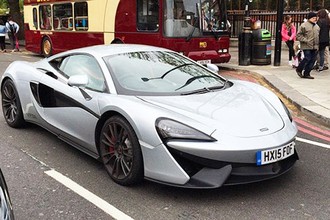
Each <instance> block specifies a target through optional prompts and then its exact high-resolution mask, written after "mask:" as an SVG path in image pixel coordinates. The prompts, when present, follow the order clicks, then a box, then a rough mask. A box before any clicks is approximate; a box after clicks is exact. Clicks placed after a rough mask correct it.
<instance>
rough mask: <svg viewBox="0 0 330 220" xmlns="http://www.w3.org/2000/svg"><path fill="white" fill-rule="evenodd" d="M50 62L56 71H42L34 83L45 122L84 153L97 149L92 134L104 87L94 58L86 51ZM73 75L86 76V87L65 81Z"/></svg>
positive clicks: (100, 71) (94, 151)
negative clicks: (42, 73)
mask: <svg viewBox="0 0 330 220" xmlns="http://www.w3.org/2000/svg"><path fill="white" fill-rule="evenodd" d="M50 64H52V65H53V66H54V64H55V69H58V74H59V75H58V76H56V74H55V75H52V74H45V75H44V76H43V77H42V79H41V81H40V84H39V86H38V94H39V102H40V103H41V106H42V111H41V113H40V115H41V116H42V118H43V119H44V121H45V122H46V125H45V126H46V127H48V128H49V129H50V130H52V131H54V132H55V133H56V134H58V135H59V136H60V138H62V139H65V140H66V141H67V142H69V143H71V144H73V145H74V146H76V147H79V148H80V147H83V148H84V149H83V150H85V151H88V152H87V153H92V154H93V153H97V150H96V148H95V136H94V134H95V128H96V124H97V121H98V119H99V117H100V111H99V107H98V106H99V105H98V100H99V98H100V97H101V96H102V95H104V93H105V91H106V86H105V80H104V76H103V72H102V70H101V68H100V66H99V65H98V62H97V60H96V59H95V58H94V57H92V56H90V55H87V54H75V55H71V56H66V57H63V58H58V59H57V60H56V61H51V62H50ZM75 75H83V76H87V78H88V83H87V85H86V88H78V87H74V86H69V85H68V83H67V82H68V80H69V78H70V77H72V76H75Z"/></svg>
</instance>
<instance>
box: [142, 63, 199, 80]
mask: <svg viewBox="0 0 330 220" xmlns="http://www.w3.org/2000/svg"><path fill="white" fill-rule="evenodd" d="M189 65H194V63H184V64H182V65H180V66H176V67H174V68H172V69H170V70H168V71H166V72H165V73H164V74H163V75H162V76H160V77H153V78H146V77H142V78H141V79H142V80H143V81H144V82H148V81H149V80H152V79H163V78H164V77H165V76H166V75H167V74H169V73H170V72H172V71H173V70H176V69H179V68H181V67H184V66H189Z"/></svg>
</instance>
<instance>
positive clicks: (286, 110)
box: [279, 99, 293, 122]
mask: <svg viewBox="0 0 330 220" xmlns="http://www.w3.org/2000/svg"><path fill="white" fill-rule="evenodd" d="M279 100H280V101H281V103H282V105H283V108H284V110H285V112H286V114H287V115H288V117H289V119H290V121H291V122H292V120H293V119H292V116H291V113H290V111H289V109H288V107H286V106H285V104H284V102H283V101H282V100H281V99H279Z"/></svg>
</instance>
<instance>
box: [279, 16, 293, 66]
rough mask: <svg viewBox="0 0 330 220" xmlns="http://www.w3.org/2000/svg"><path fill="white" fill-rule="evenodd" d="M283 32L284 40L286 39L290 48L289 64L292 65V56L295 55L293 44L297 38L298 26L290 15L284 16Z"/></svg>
mask: <svg viewBox="0 0 330 220" xmlns="http://www.w3.org/2000/svg"><path fill="white" fill-rule="evenodd" d="M281 33H282V41H284V42H285V43H286V45H287V46H288V48H289V65H290V66H292V58H293V57H294V56H295V53H294V49H293V45H294V42H295V40H296V27H295V26H294V24H293V22H292V17H291V16H290V15H286V16H285V17H284V22H283V24H282V31H281Z"/></svg>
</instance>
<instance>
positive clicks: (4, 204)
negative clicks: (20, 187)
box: [0, 169, 14, 220]
mask: <svg viewBox="0 0 330 220" xmlns="http://www.w3.org/2000/svg"><path fill="white" fill-rule="evenodd" d="M0 220H14V211H13V208H12V204H11V200H10V197H9V192H8V187H7V184H6V181H5V178H4V176H3V173H2V171H1V169H0Z"/></svg>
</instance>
